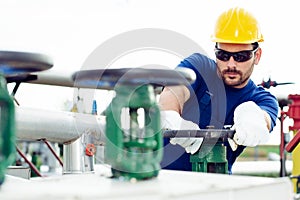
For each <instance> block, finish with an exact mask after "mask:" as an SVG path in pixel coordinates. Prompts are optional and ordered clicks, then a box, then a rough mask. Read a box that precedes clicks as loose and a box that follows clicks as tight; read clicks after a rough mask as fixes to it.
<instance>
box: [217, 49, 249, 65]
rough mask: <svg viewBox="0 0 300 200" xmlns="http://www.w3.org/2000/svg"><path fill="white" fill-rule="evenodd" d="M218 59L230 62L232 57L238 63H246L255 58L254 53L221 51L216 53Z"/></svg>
mask: <svg viewBox="0 0 300 200" xmlns="http://www.w3.org/2000/svg"><path fill="white" fill-rule="evenodd" d="M215 54H216V57H217V58H218V59H219V60H222V61H228V60H229V59H230V57H231V56H232V57H233V59H234V60H235V61H236V62H245V61H247V60H250V59H251V58H252V56H253V53H252V51H240V52H235V53H231V52H227V51H224V50H221V49H218V50H216V51H215Z"/></svg>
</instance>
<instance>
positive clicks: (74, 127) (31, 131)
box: [16, 107, 105, 144]
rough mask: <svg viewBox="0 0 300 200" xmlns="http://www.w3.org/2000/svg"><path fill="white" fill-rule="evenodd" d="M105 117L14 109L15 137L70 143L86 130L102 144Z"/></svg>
mask: <svg viewBox="0 0 300 200" xmlns="http://www.w3.org/2000/svg"><path fill="white" fill-rule="evenodd" d="M104 128H105V117H104V116H98V115H91V114H83V113H74V112H64V111H51V110H41V109H33V108H23V107H16V136H17V139H18V140H26V141H36V140H41V139H47V140H48V141H50V142H57V143H61V144H64V143H71V142H72V141H75V140H76V139H78V138H80V137H81V135H82V134H83V133H84V132H86V131H87V130H89V131H92V132H94V133H95V135H96V137H95V138H96V140H97V141H96V142H99V143H101V144H103V143H104V137H105V136H104Z"/></svg>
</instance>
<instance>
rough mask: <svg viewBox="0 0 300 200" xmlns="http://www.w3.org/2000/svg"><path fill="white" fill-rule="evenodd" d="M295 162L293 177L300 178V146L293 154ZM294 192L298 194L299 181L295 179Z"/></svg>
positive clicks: (295, 132)
mask: <svg viewBox="0 0 300 200" xmlns="http://www.w3.org/2000/svg"><path fill="white" fill-rule="evenodd" d="M296 134H297V131H294V136H295V135H296ZM299 134H300V133H299ZM292 160H293V169H292V175H293V176H300V145H298V146H297V147H296V148H295V149H294V150H293V152H292ZM292 181H293V185H294V191H295V193H296V192H297V179H293V180H292Z"/></svg>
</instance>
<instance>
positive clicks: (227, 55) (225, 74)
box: [216, 43, 261, 88]
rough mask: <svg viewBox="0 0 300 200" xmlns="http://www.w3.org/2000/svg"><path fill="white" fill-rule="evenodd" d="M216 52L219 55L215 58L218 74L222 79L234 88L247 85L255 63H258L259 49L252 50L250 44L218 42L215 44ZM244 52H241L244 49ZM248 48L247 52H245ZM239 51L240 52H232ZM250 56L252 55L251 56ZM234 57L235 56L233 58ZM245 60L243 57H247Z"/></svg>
mask: <svg viewBox="0 0 300 200" xmlns="http://www.w3.org/2000/svg"><path fill="white" fill-rule="evenodd" d="M217 49H218V50H217V51H216V52H217V53H218V55H219V56H220V57H219V59H218V56H217V58H216V62H217V68H218V75H219V76H220V77H221V78H222V79H223V81H224V83H225V84H226V85H228V86H231V87H234V88H243V87H244V86H246V85H247V83H248V81H249V79H250V76H251V74H252V72H253V68H254V65H255V64H258V62H259V59H260V56H261V49H260V48H258V49H257V50H256V51H252V52H251V51H249V50H253V45H251V44H228V43H219V44H218V46H217ZM245 50H246V52H242V51H245ZM247 50H248V52H247ZM236 52H241V54H235V55H234V56H233V54H231V53H236ZM251 56H252V57H251ZM234 57H235V58H234ZM249 57H251V58H250V59H249V60H246V61H244V60H245V58H249Z"/></svg>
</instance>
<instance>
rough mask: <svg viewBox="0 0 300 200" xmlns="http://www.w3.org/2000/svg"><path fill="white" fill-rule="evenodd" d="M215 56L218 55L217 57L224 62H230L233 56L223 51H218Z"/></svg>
mask: <svg viewBox="0 0 300 200" xmlns="http://www.w3.org/2000/svg"><path fill="white" fill-rule="evenodd" d="M215 54H216V57H217V58H218V59H219V60H222V61H228V60H229V59H230V56H231V55H230V54H228V53H227V52H226V51H223V50H216V51H215Z"/></svg>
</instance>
